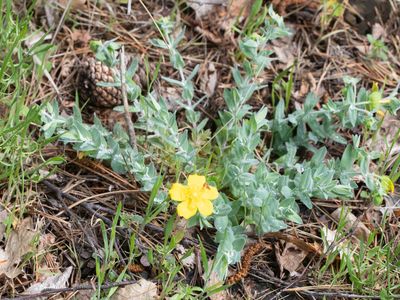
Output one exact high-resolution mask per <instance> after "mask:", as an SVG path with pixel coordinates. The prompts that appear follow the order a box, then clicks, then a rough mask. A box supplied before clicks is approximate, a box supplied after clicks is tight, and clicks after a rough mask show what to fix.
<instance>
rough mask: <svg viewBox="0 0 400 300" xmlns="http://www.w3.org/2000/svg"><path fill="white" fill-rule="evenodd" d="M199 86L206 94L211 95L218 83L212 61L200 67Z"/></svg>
mask: <svg viewBox="0 0 400 300" xmlns="http://www.w3.org/2000/svg"><path fill="white" fill-rule="evenodd" d="M199 76H200V88H201V90H202V91H203V92H204V93H205V94H206V95H207V96H208V97H211V96H212V95H214V93H215V89H216V87H217V84H218V73H217V69H216V68H215V65H214V63H212V62H210V63H205V64H203V65H202V66H201V68H200V74H199Z"/></svg>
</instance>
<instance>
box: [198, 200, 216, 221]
mask: <svg viewBox="0 0 400 300" xmlns="http://www.w3.org/2000/svg"><path fill="white" fill-rule="evenodd" d="M196 206H197V208H198V209H199V212H200V213H201V214H202V215H203V216H205V217H207V216H209V215H211V214H212V213H213V212H214V207H213V205H212V203H211V201H210V200H202V201H196Z"/></svg>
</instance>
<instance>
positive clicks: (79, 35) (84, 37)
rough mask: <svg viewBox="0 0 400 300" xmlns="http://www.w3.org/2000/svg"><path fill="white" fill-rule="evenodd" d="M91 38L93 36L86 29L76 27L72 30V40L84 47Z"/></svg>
mask: <svg viewBox="0 0 400 300" xmlns="http://www.w3.org/2000/svg"><path fill="white" fill-rule="evenodd" d="M91 39H92V36H91V35H90V34H89V32H88V31H86V30H77V29H74V30H72V32H71V40H72V41H73V42H74V43H76V44H79V45H80V46H82V47H85V46H87V45H88V44H89V42H90V40H91Z"/></svg>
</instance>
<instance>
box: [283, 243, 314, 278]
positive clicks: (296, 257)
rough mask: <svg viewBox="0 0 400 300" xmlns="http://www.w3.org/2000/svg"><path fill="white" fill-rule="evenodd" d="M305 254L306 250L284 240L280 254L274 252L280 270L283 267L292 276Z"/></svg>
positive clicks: (306, 253)
mask: <svg viewBox="0 0 400 300" xmlns="http://www.w3.org/2000/svg"><path fill="white" fill-rule="evenodd" d="M307 255H308V252H306V251H304V250H302V249H300V248H299V247H297V246H296V245H295V244H292V243H290V242H286V243H285V248H284V249H283V251H282V254H279V253H276V258H277V260H278V263H279V267H280V269H281V272H283V269H285V270H287V271H289V273H290V275H291V276H293V275H295V274H296V273H295V272H296V270H297V269H298V268H299V267H300V265H301V263H302V262H303V260H304V259H305V258H306V256H307Z"/></svg>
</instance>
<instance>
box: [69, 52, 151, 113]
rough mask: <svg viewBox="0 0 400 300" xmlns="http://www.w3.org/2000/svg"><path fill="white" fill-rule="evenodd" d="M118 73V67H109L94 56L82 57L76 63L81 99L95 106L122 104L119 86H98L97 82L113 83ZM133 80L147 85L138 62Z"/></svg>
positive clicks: (143, 69)
mask: <svg viewBox="0 0 400 300" xmlns="http://www.w3.org/2000/svg"><path fill="white" fill-rule="evenodd" d="M128 66H129V64H128ZM118 75H119V69H118V68H116V67H114V68H110V67H108V66H106V65H105V64H103V63H102V62H100V61H97V60H96V59H95V58H94V57H87V58H84V59H82V60H81V61H80V62H79V64H78V76H77V82H76V85H77V88H78V90H79V96H80V99H81V100H82V101H87V100H89V104H90V105H92V106H96V107H107V108H111V107H114V106H117V105H121V104H122V95H121V88H120V87H114V86H107V87H105V86H99V85H98V84H99V83H103V82H107V83H114V82H115V78H116V77H117V76H118ZM133 80H134V81H135V83H136V84H137V85H138V86H139V87H140V88H142V89H143V88H144V87H146V86H147V76H146V71H145V68H144V67H143V66H142V65H140V64H139V67H138V70H137V71H136V73H135V75H134V77H133Z"/></svg>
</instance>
